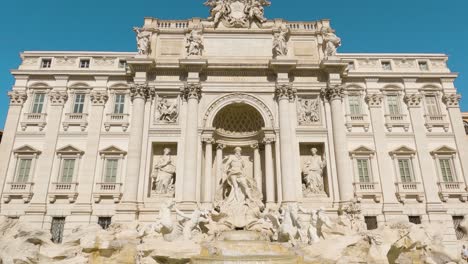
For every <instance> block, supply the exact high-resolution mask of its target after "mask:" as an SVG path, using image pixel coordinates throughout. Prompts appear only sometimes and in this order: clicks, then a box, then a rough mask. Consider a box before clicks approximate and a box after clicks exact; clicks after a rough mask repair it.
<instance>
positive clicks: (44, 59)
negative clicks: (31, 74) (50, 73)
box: [39, 58, 52, 69]
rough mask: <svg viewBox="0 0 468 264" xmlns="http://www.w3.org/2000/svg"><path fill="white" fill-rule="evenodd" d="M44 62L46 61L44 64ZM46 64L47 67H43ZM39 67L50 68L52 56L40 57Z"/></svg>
mask: <svg viewBox="0 0 468 264" xmlns="http://www.w3.org/2000/svg"><path fill="white" fill-rule="evenodd" d="M45 62H48V64H46V63H45ZM44 66H47V67H44ZM39 67H40V68H41V69H50V68H52V58H41V64H40V65H39Z"/></svg>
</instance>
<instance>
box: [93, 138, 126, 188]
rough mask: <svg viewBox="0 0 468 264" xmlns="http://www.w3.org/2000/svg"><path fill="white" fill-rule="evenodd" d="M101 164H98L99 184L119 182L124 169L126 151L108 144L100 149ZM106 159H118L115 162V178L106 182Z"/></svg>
mask: <svg viewBox="0 0 468 264" xmlns="http://www.w3.org/2000/svg"><path fill="white" fill-rule="evenodd" d="M99 153H100V155H101V165H100V169H101V171H100V173H99V175H100V177H99V182H97V183H101V184H121V183H122V179H123V178H122V177H123V171H124V169H125V157H126V155H127V152H126V151H123V150H121V149H119V148H117V147H115V146H110V147H108V148H106V149H104V150H101V151H100V152H99ZM108 160H118V163H117V170H116V179H115V182H106V171H107V170H106V169H107V161H108Z"/></svg>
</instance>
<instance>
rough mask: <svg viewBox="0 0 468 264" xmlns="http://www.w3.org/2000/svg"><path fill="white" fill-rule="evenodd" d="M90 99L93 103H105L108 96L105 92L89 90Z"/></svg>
mask: <svg viewBox="0 0 468 264" xmlns="http://www.w3.org/2000/svg"><path fill="white" fill-rule="evenodd" d="M90 99H91V103H93V104H94V105H105V104H106V102H107V100H108V99H109V96H108V95H107V93H106V92H100V91H93V92H91V95H90Z"/></svg>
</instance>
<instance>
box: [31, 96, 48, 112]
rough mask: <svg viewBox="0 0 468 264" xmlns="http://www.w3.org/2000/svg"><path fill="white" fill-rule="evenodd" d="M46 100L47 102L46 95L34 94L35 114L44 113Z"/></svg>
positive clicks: (33, 110)
mask: <svg viewBox="0 0 468 264" xmlns="http://www.w3.org/2000/svg"><path fill="white" fill-rule="evenodd" d="M44 100H45V93H36V94H34V102H33V108H32V110H31V111H32V113H34V114H39V113H42V110H43V108H44Z"/></svg>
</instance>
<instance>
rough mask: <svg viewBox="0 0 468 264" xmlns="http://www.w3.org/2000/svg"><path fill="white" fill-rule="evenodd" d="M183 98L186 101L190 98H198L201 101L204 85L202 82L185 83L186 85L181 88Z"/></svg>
mask: <svg viewBox="0 0 468 264" xmlns="http://www.w3.org/2000/svg"><path fill="white" fill-rule="evenodd" d="M180 93H181V96H182V98H184V100H185V101H188V100H189V99H197V101H200V99H201V96H202V85H201V83H185V85H184V87H182V88H181V89H180Z"/></svg>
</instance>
